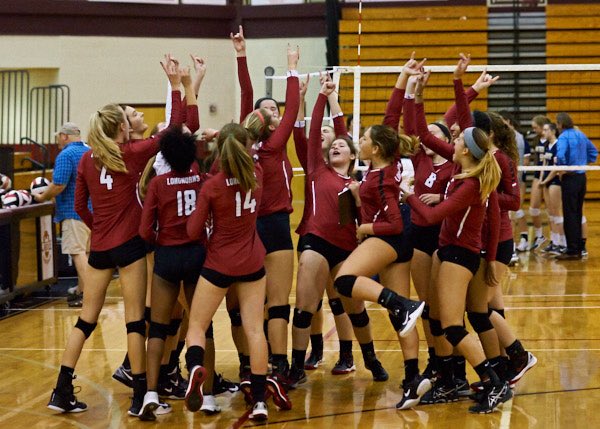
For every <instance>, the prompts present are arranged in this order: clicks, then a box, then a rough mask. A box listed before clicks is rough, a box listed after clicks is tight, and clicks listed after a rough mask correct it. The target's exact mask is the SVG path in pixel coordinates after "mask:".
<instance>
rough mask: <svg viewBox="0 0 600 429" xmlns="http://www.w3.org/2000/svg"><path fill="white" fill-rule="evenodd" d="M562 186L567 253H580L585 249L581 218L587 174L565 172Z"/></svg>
mask: <svg viewBox="0 0 600 429" xmlns="http://www.w3.org/2000/svg"><path fill="white" fill-rule="evenodd" d="M561 186H562V205H563V217H564V228H565V237H566V238H567V253H568V254H580V253H581V251H582V250H583V242H582V240H581V218H582V217H583V199H584V197H585V191H586V177H585V174H564V175H563V176H562V180H561Z"/></svg>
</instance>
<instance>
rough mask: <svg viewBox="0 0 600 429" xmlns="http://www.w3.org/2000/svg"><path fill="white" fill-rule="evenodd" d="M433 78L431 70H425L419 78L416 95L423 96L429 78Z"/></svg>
mask: <svg viewBox="0 0 600 429" xmlns="http://www.w3.org/2000/svg"><path fill="white" fill-rule="evenodd" d="M430 77H431V70H425V71H424V72H423V73H421V74H420V75H419V76H418V77H417V88H416V89H415V95H416V96H417V97H422V96H423V90H424V89H425V87H426V86H427V82H429V78H430Z"/></svg>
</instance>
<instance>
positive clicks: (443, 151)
mask: <svg viewBox="0 0 600 429" xmlns="http://www.w3.org/2000/svg"><path fill="white" fill-rule="evenodd" d="M415 117H416V121H417V135H418V136H419V138H420V139H421V143H423V145H425V146H427V147H428V148H429V149H431V150H432V151H434V152H435V153H437V154H438V155H440V156H441V157H443V158H445V159H447V160H448V161H452V157H453V155H454V146H453V145H451V144H448V143H447V142H445V141H444V140H441V139H438V138H437V137H436V136H434V135H433V134H431V132H430V131H429V128H427V120H426V119H425V106H424V105H423V103H418V104H415Z"/></svg>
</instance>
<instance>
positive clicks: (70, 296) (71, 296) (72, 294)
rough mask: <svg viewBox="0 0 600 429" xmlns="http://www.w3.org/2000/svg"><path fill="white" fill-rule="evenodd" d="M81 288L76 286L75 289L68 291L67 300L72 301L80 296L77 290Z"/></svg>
mask: <svg viewBox="0 0 600 429" xmlns="http://www.w3.org/2000/svg"><path fill="white" fill-rule="evenodd" d="M78 287H79V285H75V286H73V287H70V288H69V289H67V295H68V297H67V299H68V300H69V301H70V300H72V299H74V298H75V297H76V296H77V295H79V293H78V292H77V288H78Z"/></svg>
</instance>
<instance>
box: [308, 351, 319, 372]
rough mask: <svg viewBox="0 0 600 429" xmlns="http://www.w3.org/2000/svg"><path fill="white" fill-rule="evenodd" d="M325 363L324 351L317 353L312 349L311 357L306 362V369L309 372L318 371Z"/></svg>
mask: <svg viewBox="0 0 600 429" xmlns="http://www.w3.org/2000/svg"><path fill="white" fill-rule="evenodd" d="M322 363H323V350H321V351H315V349H312V350H311V351H310V356H308V359H306V361H305V362H304V369H305V370H307V371H312V370H313V369H317V368H318V367H319V365H321V364H322Z"/></svg>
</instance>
